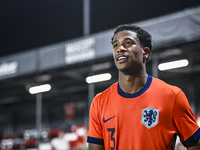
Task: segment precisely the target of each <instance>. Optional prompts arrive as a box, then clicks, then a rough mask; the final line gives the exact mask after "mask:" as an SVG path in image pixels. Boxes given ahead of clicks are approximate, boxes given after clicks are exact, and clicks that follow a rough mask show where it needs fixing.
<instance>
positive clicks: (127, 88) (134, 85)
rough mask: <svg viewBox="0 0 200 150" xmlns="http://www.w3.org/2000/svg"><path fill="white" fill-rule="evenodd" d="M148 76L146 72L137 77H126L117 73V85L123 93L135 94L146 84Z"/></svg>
mask: <svg viewBox="0 0 200 150" xmlns="http://www.w3.org/2000/svg"><path fill="white" fill-rule="evenodd" d="M147 79H148V75H147V73H146V72H144V73H141V74H139V75H127V74H123V73H122V72H119V85H120V88H121V89H122V90H123V91H124V92H125V93H130V94H132V93H136V92H138V91H140V90H141V89H142V88H143V87H144V85H145V84H146V82H147Z"/></svg>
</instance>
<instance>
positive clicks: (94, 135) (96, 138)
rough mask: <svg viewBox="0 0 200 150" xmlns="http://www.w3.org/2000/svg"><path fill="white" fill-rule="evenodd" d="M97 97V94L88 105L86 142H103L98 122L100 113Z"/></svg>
mask: <svg viewBox="0 0 200 150" xmlns="http://www.w3.org/2000/svg"><path fill="white" fill-rule="evenodd" d="M98 98H99V96H98V95H97V96H96V97H95V98H94V99H93V101H92V104H91V107H90V115H89V116H90V121H89V132H88V137H87V142H88V143H94V144H100V145H104V143H103V135H102V126H101V122H100V115H99V110H98Z"/></svg>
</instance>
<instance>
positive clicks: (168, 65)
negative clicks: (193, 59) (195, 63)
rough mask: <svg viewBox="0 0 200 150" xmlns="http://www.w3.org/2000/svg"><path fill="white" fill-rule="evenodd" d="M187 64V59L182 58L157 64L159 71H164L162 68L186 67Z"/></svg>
mask: <svg viewBox="0 0 200 150" xmlns="http://www.w3.org/2000/svg"><path fill="white" fill-rule="evenodd" d="M188 64H189V61H188V60H187V59H182V60H177V61H171V62H166V63H161V64H159V65H158V69H159V70H160V71H164V70H170V69H175V68H181V67H186V66H188Z"/></svg>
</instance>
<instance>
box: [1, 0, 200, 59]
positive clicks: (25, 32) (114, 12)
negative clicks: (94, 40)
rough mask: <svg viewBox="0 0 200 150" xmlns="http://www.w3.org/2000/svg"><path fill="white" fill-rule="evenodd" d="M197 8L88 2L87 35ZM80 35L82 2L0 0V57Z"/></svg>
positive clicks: (190, 1) (193, 1) (176, 1)
mask: <svg viewBox="0 0 200 150" xmlns="http://www.w3.org/2000/svg"><path fill="white" fill-rule="evenodd" d="M199 5H200V1H199V0H173V1H172V0H171V1H170V0H168V1H166V0H151V1H150V0H148V1H147V0H139V1H136V0H90V8H91V11H90V12H91V13H90V26H91V28H90V33H91V34H93V33H97V32H101V31H104V30H108V29H112V28H115V27H116V26H117V25H119V24H123V23H134V22H139V21H143V20H146V19H151V18H154V17H159V16H163V15H166V14H170V13H174V12H177V11H181V10H184V9H187V8H191V7H196V6H199ZM81 36H83V0H0V57H1V56H6V55H10V54H13V53H18V52H21V51H26V50H30V49H34V48H38V47H42V46H47V45H50V44H54V43H59V42H62V41H66V40H69V39H74V38H77V37H81Z"/></svg>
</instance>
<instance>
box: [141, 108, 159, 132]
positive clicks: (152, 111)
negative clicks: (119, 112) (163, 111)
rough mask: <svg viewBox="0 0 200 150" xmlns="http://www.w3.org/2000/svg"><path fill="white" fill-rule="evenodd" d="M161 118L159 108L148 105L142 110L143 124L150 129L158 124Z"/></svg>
mask: <svg viewBox="0 0 200 150" xmlns="http://www.w3.org/2000/svg"><path fill="white" fill-rule="evenodd" d="M158 120H159V110H157V109H156V108H153V107H147V108H145V109H143V110H142V124H143V125H145V126H146V127H147V128H148V129H150V128H152V127H154V126H156V125H157V124H158Z"/></svg>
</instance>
